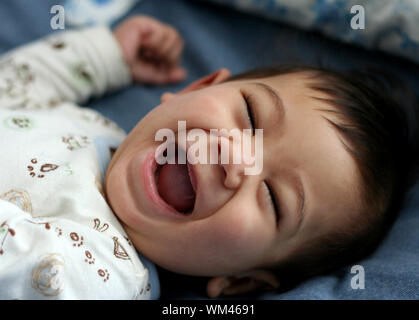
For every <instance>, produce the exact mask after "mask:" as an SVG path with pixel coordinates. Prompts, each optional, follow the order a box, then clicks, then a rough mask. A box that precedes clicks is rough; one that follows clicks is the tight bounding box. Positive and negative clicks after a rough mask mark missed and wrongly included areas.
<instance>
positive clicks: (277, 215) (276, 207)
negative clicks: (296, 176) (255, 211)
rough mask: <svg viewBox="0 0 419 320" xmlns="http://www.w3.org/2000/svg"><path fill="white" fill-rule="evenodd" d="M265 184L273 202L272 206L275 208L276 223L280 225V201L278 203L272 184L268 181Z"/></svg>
mask: <svg viewBox="0 0 419 320" xmlns="http://www.w3.org/2000/svg"><path fill="white" fill-rule="evenodd" d="M264 184H265V185H266V189H267V192H268V196H269V200H270V202H271V203H272V207H273V210H274V212H275V217H276V224H277V225H278V223H279V218H280V216H281V213H280V210H279V206H278V203H277V201H276V198H275V194H274V192H273V190H272V188H271V186H270V185H269V184H268V183H267V182H266V181H264Z"/></svg>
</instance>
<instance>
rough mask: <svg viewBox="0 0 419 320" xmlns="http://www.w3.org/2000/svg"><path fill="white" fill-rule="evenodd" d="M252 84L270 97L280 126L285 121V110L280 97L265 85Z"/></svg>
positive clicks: (260, 83)
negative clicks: (277, 113)
mask: <svg viewBox="0 0 419 320" xmlns="http://www.w3.org/2000/svg"><path fill="white" fill-rule="evenodd" d="M253 84H254V85H256V86H258V87H259V88H261V89H262V90H264V91H265V92H266V93H267V94H268V95H269V96H270V97H271V99H272V100H273V104H274V106H275V109H276V110H277V111H278V112H279V124H281V125H282V123H283V122H284V119H285V114H286V109H285V107H284V102H283V101H282V99H281V97H280V95H279V94H278V93H277V92H276V90H274V89H273V88H272V87H271V86H269V85H267V84H265V83H262V82H253Z"/></svg>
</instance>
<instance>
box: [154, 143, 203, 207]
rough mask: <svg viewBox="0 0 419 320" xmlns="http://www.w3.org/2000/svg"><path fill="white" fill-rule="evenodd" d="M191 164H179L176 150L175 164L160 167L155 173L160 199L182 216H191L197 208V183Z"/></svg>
mask: <svg viewBox="0 0 419 320" xmlns="http://www.w3.org/2000/svg"><path fill="white" fill-rule="evenodd" d="M192 171H193V170H192V168H191V165H190V164H188V163H187V164H180V163H178V151H177V148H176V161H175V164H169V163H166V164H164V165H158V166H157V168H156V171H155V172H154V178H155V182H156V186H157V191H158V193H159V195H160V197H161V198H162V199H163V200H164V201H165V202H166V203H167V204H168V205H169V206H171V207H172V208H174V209H175V210H176V211H178V212H179V213H182V214H190V213H191V212H192V211H193V209H194V207H195V200H196V183H195V176H194V174H193V172H192Z"/></svg>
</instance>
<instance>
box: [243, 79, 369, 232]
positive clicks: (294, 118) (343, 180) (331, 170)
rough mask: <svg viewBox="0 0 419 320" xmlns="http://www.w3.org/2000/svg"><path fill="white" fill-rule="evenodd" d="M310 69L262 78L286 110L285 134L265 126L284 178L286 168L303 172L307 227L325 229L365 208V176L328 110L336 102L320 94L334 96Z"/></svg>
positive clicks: (277, 172) (277, 171) (273, 163)
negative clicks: (317, 85)
mask: <svg viewBox="0 0 419 320" xmlns="http://www.w3.org/2000/svg"><path fill="white" fill-rule="evenodd" d="M308 75H309V74H307V73H293V74H286V75H281V76H276V77H271V78H265V79H260V80H257V81H261V82H263V83H265V84H268V85H270V86H271V87H272V88H273V89H275V90H276V91H277V93H278V95H279V96H280V97H281V100H282V102H283V105H284V107H285V110H286V117H285V121H284V123H282V124H281V125H282V126H283V128H282V130H281V132H282V133H281V136H280V137H278V135H277V132H278V131H279V128H273V130H267V131H265V132H266V134H265V132H264V136H265V138H266V139H265V140H266V144H267V147H268V149H269V151H268V152H270V153H271V154H270V155H269V156H268V158H269V159H272V160H271V163H270V165H271V166H272V167H274V168H275V176H276V177H277V178H278V179H281V172H282V171H284V170H297V171H298V172H299V173H300V174H301V175H302V178H303V179H304V182H305V185H306V189H307V190H306V192H307V193H308V194H307V200H308V201H307V202H308V203H307V206H308V207H309V208H310V210H309V211H308V212H307V216H306V219H305V220H304V225H305V228H306V229H307V230H310V231H313V230H315V232H316V233H324V232H326V230H327V228H333V227H334V226H338V225H340V224H342V223H345V221H347V220H348V219H350V218H351V217H353V216H354V214H355V213H357V212H359V209H360V204H361V201H360V199H361V195H362V194H361V192H360V190H361V188H360V186H361V179H360V174H359V170H358V166H357V163H356V161H355V160H354V158H353V156H352V155H351V153H350V152H348V150H347V149H346V148H345V144H347V145H349V143H348V141H346V140H345V138H344V137H343V136H342V135H341V134H340V133H339V132H338V131H337V129H336V128H335V127H334V126H333V125H332V124H331V123H330V122H329V121H328V120H327V119H329V120H331V121H333V122H337V123H340V122H341V120H340V119H338V118H337V117H336V115H334V114H333V113H330V112H327V111H325V110H334V111H336V109H335V107H334V106H332V105H331V104H329V103H327V102H325V101H321V100H319V99H317V98H330V97H328V96H327V95H326V94H324V93H321V92H319V91H317V90H313V89H310V87H309V84H310V82H311V83H313V81H314V80H315V79H310V78H309V77H308ZM250 81H252V80H250ZM277 125H279V123H278V124H277ZM264 148H266V147H264Z"/></svg>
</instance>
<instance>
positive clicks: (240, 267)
mask: <svg viewBox="0 0 419 320" xmlns="http://www.w3.org/2000/svg"><path fill="white" fill-rule="evenodd" d="M182 48H183V41H182V39H181V38H180V36H179V35H178V34H177V32H176V31H174V30H173V29H172V28H171V27H168V26H167V25H164V24H162V23H160V22H157V21H155V20H153V19H152V18H148V17H143V16H141V17H134V18H131V19H129V20H127V21H125V22H123V23H122V24H121V25H119V26H118V27H117V28H116V30H115V32H114V34H113V35H112V33H110V31H109V30H108V29H106V28H95V29H91V30H82V31H78V32H66V33H62V34H60V35H58V36H57V35H56V36H53V37H50V38H48V39H46V40H43V41H41V42H38V43H35V44H32V45H29V46H27V47H24V48H20V49H17V50H16V51H14V52H11V53H10V54H8V55H7V56H5V57H3V58H2V62H1V66H0V81H1V82H0V105H1V108H0V117H1V122H2V124H3V128H2V129H1V140H0V144H1V145H2V148H3V150H7V153H5V154H7V156H3V158H2V166H1V168H0V174H1V176H2V182H1V184H0V188H1V189H0V198H1V199H3V201H1V202H0V225H1V229H0V250H1V251H0V254H1V255H0V259H1V264H0V287H1V288H2V289H1V290H0V297H1V298H7V299H15V298H18V299H25V298H36V299H38V298H55V299H57V298H59V299H84V298H86V299H106V298H110V299H149V298H157V297H158V295H159V284H158V278H157V275H156V272H155V268H154V265H153V264H152V263H151V262H150V261H152V262H154V263H156V264H157V265H159V266H161V267H162V268H164V269H167V270H170V271H173V272H176V273H182V274H188V275H195V276H205V277H209V278H210V279H209V281H208V284H207V293H208V295H209V296H210V297H218V296H219V295H221V294H238V293H246V292H249V291H251V290H256V289H265V288H270V289H278V288H280V289H283V290H286V289H287V288H288V287H290V286H292V285H294V284H295V283H297V282H298V281H301V280H302V279H305V278H306V277H308V276H312V275H315V274H320V273H323V272H329V271H331V270H334V269H336V268H338V267H341V266H343V265H345V264H346V263H349V262H352V261H355V260H356V259H359V258H360V257H362V256H363V255H365V254H367V253H368V252H370V251H371V250H372V249H373V248H374V246H375V245H376V244H377V243H378V241H379V239H380V237H382V235H383V234H384V233H385V231H386V228H387V226H388V225H390V222H391V220H392V219H393V218H394V213H395V212H397V207H398V206H399V205H400V203H401V201H402V199H403V195H404V191H405V189H406V188H407V187H408V185H409V183H410V180H409V179H408V178H412V177H413V175H412V174H410V172H411V170H410V169H411V164H412V163H414V161H415V160H416V150H417V149H416V148H417V147H416V146H413V145H412V144H411V140H412V137H413V136H414V135H415V134H416V133H417V126H416V124H417V123H419V121H418V116H417V113H415V111H416V109H415V107H416V105H415V99H414V96H413V94H410V93H409V91H407V89H405V88H404V87H402V86H401V84H400V83H399V82H397V81H396V80H393V79H392V78H387V77H386V76H385V75H381V74H378V73H368V72H363V71H358V72H357V71H352V72H351V71H345V72H344V71H341V72H337V71H330V70H326V69H321V68H312V67H302V66H300V67H279V68H271V69H263V70H256V71H252V72H248V73H245V74H242V75H239V76H234V77H231V75H230V72H229V71H228V70H226V69H221V70H219V71H217V72H215V73H213V74H211V75H209V76H207V77H204V78H202V79H200V80H197V81H195V82H193V83H192V84H190V85H189V86H187V87H186V88H185V89H184V90H182V91H181V92H179V93H176V94H173V93H166V94H164V95H163V96H162V98H161V100H162V101H161V104H160V105H159V106H158V107H156V108H155V109H153V110H152V111H151V112H150V113H149V114H147V115H146V117H145V118H144V119H142V120H141V121H140V122H139V123H138V125H137V126H136V127H135V128H134V129H133V130H132V131H131V132H130V133H129V135H128V136H127V137H126V136H125V134H124V133H123V132H122V131H121V130H120V129H119V128H118V127H117V126H116V125H115V124H114V123H113V122H111V121H109V120H107V119H105V118H103V117H102V116H101V115H99V114H98V113H97V112H95V111H93V110H90V109H87V108H80V107H77V106H76V105H75V103H81V102H83V101H85V100H86V99H88V98H89V97H91V96H99V95H101V94H103V93H104V92H106V91H108V90H111V89H117V88H120V87H122V86H124V85H127V84H128V83H129V82H130V81H132V80H134V81H136V82H140V83H152V84H163V83H171V82H177V81H181V80H183V79H184V78H185V71H184V70H183V69H182V68H181V67H180V66H179V64H178V62H179V57H180V55H181V53H182ZM139 52H140V54H139ZM400 101H403V104H402V105H399V103H400ZM179 121H185V123H186V130H187V131H190V130H192V129H201V130H203V132H205V134H206V135H208V136H210V135H211V129H227V130H232V129H236V128H238V129H240V130H242V129H250V130H251V132H253V136H252V139H253V140H254V139H255V135H254V134H255V130H257V129H263V169H262V171H261V172H260V173H259V174H257V175H246V174H245V169H246V167H248V164H247V163H231V162H229V163H221V162H219V163H211V164H206V163H195V164H192V163H187V164H186V165H182V164H162V165H160V164H158V163H157V161H156V156H157V154H161V153H162V150H161V148H160V147H161V144H162V142H161V141H156V132H157V131H158V130H160V129H162V128H165V129H171V130H172V131H173V132H177V131H178V125H179ZM221 141H225V140H222V139H220V140H219V142H217V144H218V143H220V144H221ZM227 141H228V143H229V141H230V140H229V139H228V140H227ZM176 143H179V141H176ZM12 144H13V146H11V145H12ZM188 148H191V141H187V143H186V146H185V149H188ZM220 148H221V147H220ZM115 150H116V151H115ZM232 150H234V149H230V151H231V152H232ZM114 151H115V152H114ZM185 151H186V150H185ZM177 156H179V155H177ZM229 156H230V155H229ZM231 156H232V155H231ZM12 173H13V174H12ZM103 184H104V188H103V189H102V185H103ZM116 217H117V218H116ZM136 250H138V251H139V252H141V254H137V252H136ZM149 260H150V261H149Z"/></svg>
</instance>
